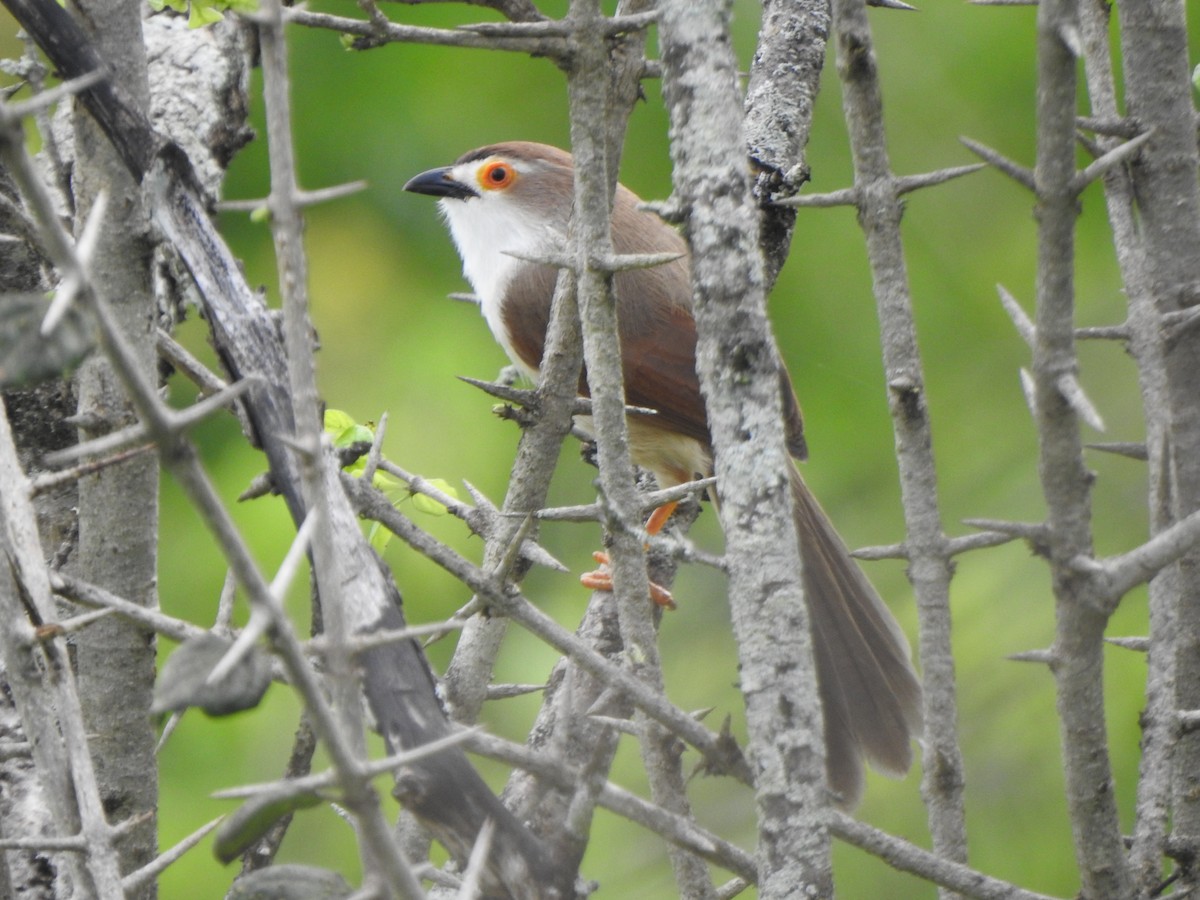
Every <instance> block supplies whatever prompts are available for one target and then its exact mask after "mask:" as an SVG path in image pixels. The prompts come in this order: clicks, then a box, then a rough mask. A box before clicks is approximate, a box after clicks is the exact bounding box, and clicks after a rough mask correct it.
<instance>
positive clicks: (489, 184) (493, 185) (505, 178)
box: [479, 160, 517, 191]
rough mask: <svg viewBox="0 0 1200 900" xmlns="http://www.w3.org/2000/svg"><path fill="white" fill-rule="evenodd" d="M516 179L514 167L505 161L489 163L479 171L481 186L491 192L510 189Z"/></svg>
mask: <svg viewBox="0 0 1200 900" xmlns="http://www.w3.org/2000/svg"><path fill="white" fill-rule="evenodd" d="M516 177H517V173H516V172H515V171H513V167H512V166H511V165H509V164H508V163H506V162H504V161H503V160H495V161H493V162H490V163H487V164H486V165H485V166H483V168H481V169H480V170H479V184H480V185H481V186H482V187H483V188H484V189H485V190H489V191H492V190H496V189H497V188H506V187H508V186H509V185H510V184H512V183H513V180H514V179H515V178H516Z"/></svg>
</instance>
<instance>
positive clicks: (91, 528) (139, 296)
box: [71, 0, 159, 898]
mask: <svg viewBox="0 0 1200 900" xmlns="http://www.w3.org/2000/svg"><path fill="white" fill-rule="evenodd" d="M81 6H82V8H83V10H84V11H85V13H86V19H87V21H88V22H89V23H90V25H91V28H92V29H93V33H94V35H95V39H96V42H97V44H98V45H99V46H100V48H102V49H101V52H102V53H103V54H104V55H105V57H106V59H108V60H109V61H110V72H111V78H112V81H113V82H114V84H115V85H117V86H119V88H121V89H123V90H124V92H125V94H126V96H127V97H129V98H130V100H131V102H133V103H136V104H137V106H138V108H139V109H140V110H142V111H145V110H147V109H148V107H149V81H148V78H147V73H146V51H145V46H144V44H143V38H142V27H141V4H140V3H139V2H138V0H89V2H86V3H83V4H81ZM74 135H75V164H74V168H73V173H74V174H73V179H72V186H73V189H74V192H75V197H74V200H75V209H76V225H75V232H76V234H77V235H78V234H79V233H80V232H81V230H82V228H83V223H84V222H85V221H86V220H87V218H88V216H89V215H90V214H91V210H92V209H93V204H94V203H95V202H96V199H97V197H98V196H99V195H100V194H104V195H105V196H106V198H107V201H108V202H107V206H106V212H105V220H104V224H103V226H102V228H101V229H100V232H99V239H98V245H97V248H96V252H95V254H94V255H93V257H92V260H91V262H90V265H89V276H90V277H91V279H92V281H93V283H94V284H95V286H96V288H97V290H98V291H99V292H100V293H101V294H103V295H104V296H106V297H111V298H112V299H113V302H112V310H113V314H114V316H115V318H116V321H117V323H118V327H119V328H120V329H121V331H122V333H123V334H124V335H125V336H126V337H127V338H128V340H129V343H130V346H131V347H132V348H133V349H134V352H135V353H136V354H137V366H138V368H139V369H140V371H141V372H142V374H143V376H144V377H146V378H150V379H154V378H156V377H157V375H156V373H157V361H156V353H155V331H154V329H155V325H156V324H157V310H156V306H155V299H154V291H153V288H152V285H151V254H152V244H151V241H150V238H149V235H148V228H149V221H148V218H147V212H146V209H145V207H144V205H143V202H142V195H141V192H140V190H139V188H138V185H137V183H136V181H135V180H134V179H133V178H132V177H131V176H130V174H129V172H128V171H127V170H126V168H125V166H124V164H123V163H122V161H121V158H120V156H118V154H117V153H116V151H115V150H114V149H113V147H112V145H111V144H110V143H109V142H108V140H107V139H106V138H105V136H104V133H103V132H102V131H101V129H100V127H99V126H98V125H97V124H96V122H95V121H94V120H93V119H92V118H91V116H89V115H88V114H87V113H86V112H85V111H84V110H82V109H79V110H78V112H77V113H76V114H75V117H74ZM77 391H78V395H79V410H78V415H77V421H79V422H80V423H81V433H82V435H83V436H85V437H94V436H97V435H99V434H103V433H106V432H109V431H114V430H117V429H119V428H122V427H124V426H125V425H128V424H130V423H131V422H133V421H135V420H136V417H135V415H134V412H133V407H132V405H131V403H130V401H129V399H128V398H127V396H126V395H125V393H124V391H123V390H122V387H121V384H120V380H119V379H118V377H117V375H116V374H115V373H114V371H113V368H112V365H111V363H110V362H109V361H108V360H107V359H105V358H104V357H103V356H102V355H100V354H96V355H95V356H94V357H93V358H92V359H90V360H88V361H87V362H86V363H85V364H84V365H83V367H82V368H81V369H80V372H79V375H78V379H77ZM158 477H159V472H158V460H157V459H156V458H155V457H154V455H153V454H146V455H143V456H141V457H139V458H137V459H134V460H130V461H129V462H127V463H125V464H124V465H121V466H118V467H113V468H110V469H107V470H105V471H103V472H99V473H97V474H95V475H92V476H89V477H87V478H83V479H81V480H80V481H79V547H78V552H77V554H76V556H75V558H74V559H73V560H72V562H71V568H72V569H73V570H74V571H75V572H77V573H78V574H80V575H83V576H85V577H86V578H87V579H88V580H89V581H91V582H92V583H94V584H97V585H100V586H102V587H104V588H107V589H108V590H111V591H113V592H115V593H117V594H120V595H121V596H124V597H127V598H129V599H131V600H133V601H135V602H137V603H140V604H142V605H144V606H147V607H151V608H153V607H156V606H157V605H158V594H157V591H156V590H155V584H156V577H157V569H158ZM154 646H155V644H154V640H153V638H152V637H149V638H148V636H147V634H146V632H144V631H143V630H141V629H140V628H137V627H136V626H134V625H133V624H132V623H130V622H128V621H125V620H123V619H119V618H115V617H114V618H111V619H108V620H107V621H103V622H98V623H96V625H95V626H94V627H92V628H89V629H88V630H87V632H86V633H85V634H84V635H82V636H81V639H80V640H79V642H78V646H77V647H76V652H75V665H76V667H77V671H78V674H79V688H80V692H81V694H82V697H81V700H82V704H83V709H84V715H85V717H86V719H87V727H88V731H89V732H90V734H91V735H92V738H91V744H92V750H93V755H94V759H95V765H96V770H97V776H98V778H99V779H100V784H101V790H102V792H103V795H104V798H105V807H106V809H107V810H108V811H109V815H110V816H111V817H112V818H113V821H120V820H122V819H128V818H132V817H134V816H140V815H142V814H144V813H152V812H153V811H154V810H155V809H157V807H158V779H157V774H156V773H157V767H156V765H155V758H154V746H155V743H156V736H155V733H154V723H153V720H152V719H151V717H150V715H149V709H150V700H151V692H152V690H153V686H154ZM156 831H157V828H156V826H155V821H154V819H153V817H151V818H148V819H146V820H145V821H144V822H143V823H142V824H140V825H138V826H136V827H135V828H134V829H133V831H132V833H131V834H130V836H129V839H128V840H127V841H125V842H123V844H122V847H121V850H122V854H123V855H124V858H125V861H124V866H125V869H126V871H133V870H134V869H137V868H140V867H141V866H143V865H145V864H146V863H148V862H150V860H152V859H153V858H154V856H155V854H156V848H157V841H156ZM135 895H136V896H137V897H146V898H149V897H153V896H154V895H155V891H154V887H153V885H148V886H145V887H143V888H141V889H139V890H137V891H136V892H135Z"/></svg>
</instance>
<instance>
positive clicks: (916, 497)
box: [833, 0, 967, 896]
mask: <svg viewBox="0 0 1200 900" xmlns="http://www.w3.org/2000/svg"><path fill="white" fill-rule="evenodd" d="M833 10H834V17H833V18H834V29H835V35H836V41H837V51H838V74H839V75H840V76H841V79H842V84H843V94H842V98H843V99H842V106H843V108H844V110H845V115H846V124H847V127H848V130H849V132H850V147H851V151H852V154H853V156H854V173H855V174H854V183H855V187H854V189H855V191H856V193H857V195H858V220H859V223H860V224H861V225H862V228H863V232H864V234H865V236H866V243H867V255H868V258H869V259H870V263H871V274H872V277H873V279H874V289H875V299H876V306H877V308H878V314H879V323H880V330H881V336H882V340H883V364H884V377H885V379H886V381H887V388H888V393H887V395H888V408H889V410H890V411H891V414H892V428H893V431H894V433H895V438H896V460H897V462H898V463H899V467H900V494H901V498H902V500H903V503H904V523H905V528H906V531H907V536H906V538H905V550H906V553H907V558H908V577H909V580H910V581H911V582H912V585H913V589H914V591H915V592H916V595H917V607H918V609H919V611H920V623H921V629H920V651H921V668H922V672H923V680H924V695H923V696H924V719H925V737H924V740H923V741H922V758H923V763H924V777H923V778H922V781H921V790H922V794H923V795H924V798H925V803H926V806H927V807H928V817H929V830H930V833H931V835H932V837H933V847H934V850H935V851H936V852H937V853H938V854H939V855H940V856H942V857H944V858H946V859H947V860H950V861H952V862H957V863H965V862H966V860H967V831H966V814H965V810H964V805H963V786H964V780H965V779H964V775H963V759H962V751H961V749H960V748H959V740H958V692H957V688H956V686H955V680H954V655H953V652H952V648H951V620H950V579H951V576H952V575H953V571H954V566H953V557H952V555H951V554H952V548H951V547H950V545H949V542H948V541H947V539H946V537H945V534H944V532H943V529H942V519H941V512H940V511H939V509H938V490H937V470H936V467H935V464H934V457H933V436H932V432H931V425H930V418H929V409H928V406H927V401H926V394H925V377H924V374H923V371H922V366H921V355H920V351H919V349H918V347H917V334H916V324H915V322H914V319H913V310H912V297H911V295H910V291H909V286H908V271H907V267H906V265H905V259H904V245H903V243H902V240H901V236H900V219H901V216H902V214H903V204H902V203H901V200H900V191H899V185H898V183H897V179H896V178H895V177H894V176H893V174H892V171H891V165H890V163H889V161H888V151H887V138H886V135H885V131H884V120H883V99H882V91H881V88H880V85H879V73H878V70H877V68H876V63H875V52H874V48H873V47H872V40H871V30H870V24H869V22H868V20H867V11H866V6H865V4H864V3H863V2H861V0H834V4H833ZM943 896H947V895H946V894H945V892H943Z"/></svg>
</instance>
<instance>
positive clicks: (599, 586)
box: [579, 550, 675, 609]
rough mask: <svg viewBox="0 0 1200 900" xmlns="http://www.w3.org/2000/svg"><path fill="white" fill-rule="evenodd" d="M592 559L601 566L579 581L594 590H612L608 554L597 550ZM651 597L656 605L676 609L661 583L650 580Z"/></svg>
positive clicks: (580, 577)
mask: <svg viewBox="0 0 1200 900" xmlns="http://www.w3.org/2000/svg"><path fill="white" fill-rule="evenodd" d="M592 559H594V560H595V561H596V562H598V563H600V565H601V568H600V569H597V570H596V571H595V572H587V573H586V574H584V575H580V576H579V583H580V584H582V585H583V586H584V587H586V588H591V589H592V590H593V591H611V590H612V589H613V581H612V573H611V572H608V571H606V570H607V567H608V554H607V553H605V552H604V551H603V550H597V551H596V552H595V553H593V554H592ZM650 599H651V600H653V601H654V602H655V604H656V605H658V606H661V607H662V608H663V609H675V600H674V598H673V597H672V596H671V592H670V591H668V590H667V589H666V588H665V587H663V586H662V585H661V584H655V583H654V582H653V581H652V582H650Z"/></svg>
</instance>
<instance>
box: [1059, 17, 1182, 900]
mask: <svg viewBox="0 0 1200 900" xmlns="http://www.w3.org/2000/svg"><path fill="white" fill-rule="evenodd" d="M1109 14H1110V7H1109V6H1108V4H1107V3H1105V2H1103V0H1082V2H1081V5H1080V26H1081V27H1080V31H1081V33H1082V35H1083V44H1084V48H1085V56H1084V70H1085V72H1086V76H1087V86H1088V97H1089V99H1090V101H1091V113H1092V115H1093V116H1094V117H1096V118H1099V119H1104V120H1109V121H1115V120H1117V119H1118V118H1119V117H1120V109H1119V107H1118V104H1117V94H1116V84H1115V79H1114V77H1113V68H1112V60H1111V58H1110V46H1111V45H1110V42H1109ZM1184 75H1185V76H1186V72H1185V73H1184ZM1135 80H1136V77H1135ZM1097 142H1098V145H1099V147H1100V149H1101V150H1104V151H1108V150H1112V149H1113V148H1114V147H1115V146H1116V145H1117V144H1118V143H1119V140H1118V139H1116V138H1107V137H1104V136H1103V135H1098V136H1097ZM1142 152H1143V153H1147V152H1149V149H1148V148H1146V149H1143V151H1142ZM1104 199H1105V203H1106V206H1107V210H1108V221H1109V225H1110V227H1111V229H1112V233H1113V245H1114V247H1115V249H1116V255H1117V263H1118V264H1119V265H1120V268H1121V280H1122V282H1123V284H1124V288H1125V294H1126V296H1128V298H1129V315H1128V321H1127V324H1128V328H1129V344H1130V350H1131V353H1132V356H1133V358H1134V360H1135V361H1136V362H1137V368H1138V383H1139V386H1140V388H1141V394H1142V408H1143V410H1144V411H1145V417H1146V456H1147V465H1148V468H1149V477H1148V479H1147V491H1148V494H1149V507H1150V531H1151V534H1152V535H1153V534H1158V533H1159V532H1161V531H1162V530H1163V529H1165V528H1167V527H1168V526H1169V525H1171V523H1172V522H1173V521H1174V515H1173V511H1172V498H1171V478H1172V475H1171V452H1170V449H1169V448H1170V443H1171V436H1170V431H1171V426H1170V407H1171V394H1170V391H1169V390H1168V383H1167V366H1166V354H1167V342H1166V340H1165V334H1164V328H1163V320H1162V317H1161V315H1160V313H1159V310H1158V309H1157V308H1156V305H1155V302H1156V298H1155V295H1154V292H1153V291H1152V290H1151V287H1150V280H1149V267H1150V265H1151V263H1150V261H1149V259H1148V258H1147V248H1146V246H1145V243H1144V240H1143V237H1144V235H1143V233H1142V232H1141V230H1140V228H1139V223H1138V221H1137V211H1136V209H1135V204H1136V199H1135V191H1134V185H1133V181H1132V178H1131V177H1130V172H1129V170H1128V169H1127V168H1126V167H1124V166H1116V167H1113V168H1111V169H1110V170H1109V171H1108V172H1107V173H1106V174H1105V176H1104ZM1154 215H1156V214H1152V216H1151V218H1154ZM1182 588H1183V583H1182V580H1181V577H1180V568H1179V566H1177V565H1171V566H1168V567H1167V568H1166V569H1164V570H1163V571H1162V572H1160V573H1159V574H1158V575H1157V576H1156V577H1155V578H1154V579H1153V580H1152V581H1151V582H1150V585H1149V593H1150V604H1149V614H1150V629H1149V637H1150V641H1149V646H1148V647H1147V653H1146V665H1147V671H1146V708H1145V710H1144V711H1143V713H1142V716H1141V722H1142V756H1141V760H1140V762H1139V766H1138V786H1137V803H1136V809H1135V817H1134V824H1133V843H1132V846H1131V847H1130V871H1131V873H1132V876H1133V878H1134V883H1135V887H1136V888H1137V890H1138V891H1139V896H1149V895H1150V892H1151V891H1153V890H1155V889H1156V888H1158V886H1159V884H1160V882H1161V880H1162V854H1163V850H1164V847H1165V846H1166V838H1167V828H1168V821H1169V817H1170V814H1171V800H1172V798H1171V788H1172V778H1171V763H1172V757H1173V755H1174V749H1175V743H1176V740H1177V739H1178V734H1179V729H1178V722H1177V718H1176V709H1177V707H1176V691H1177V690H1178V682H1177V671H1176V670H1177V667H1178V664H1179V662H1180V657H1179V653H1180V651H1179V644H1180V638H1181V635H1180V630H1179V626H1178V624H1177V616H1178V609H1179V604H1180V602H1181V595H1182Z"/></svg>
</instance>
